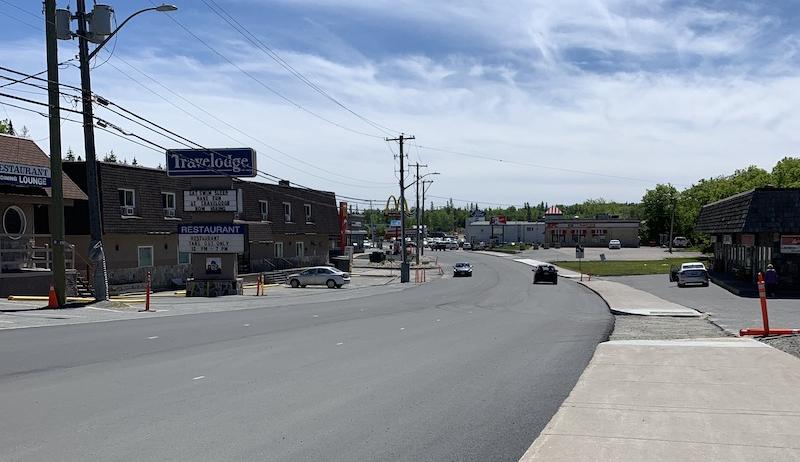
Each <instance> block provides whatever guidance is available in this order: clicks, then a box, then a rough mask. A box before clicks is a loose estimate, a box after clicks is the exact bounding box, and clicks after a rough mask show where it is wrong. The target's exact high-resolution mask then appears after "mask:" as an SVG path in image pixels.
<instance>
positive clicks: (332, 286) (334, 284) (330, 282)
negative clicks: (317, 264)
mask: <svg viewBox="0 0 800 462" xmlns="http://www.w3.org/2000/svg"><path fill="white" fill-rule="evenodd" d="M325 285H326V286H328V288H329V289H333V288H335V287H336V281H334V280H333V279H328V282H326V283H325Z"/></svg>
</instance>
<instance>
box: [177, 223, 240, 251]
mask: <svg viewBox="0 0 800 462" xmlns="http://www.w3.org/2000/svg"><path fill="white" fill-rule="evenodd" d="M244 233H245V227H244V226H243V225H234V224H192V225H181V226H178V250H179V251H181V252H191V253H242V252H244Z"/></svg>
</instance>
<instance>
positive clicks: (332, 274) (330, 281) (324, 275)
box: [286, 266, 350, 289]
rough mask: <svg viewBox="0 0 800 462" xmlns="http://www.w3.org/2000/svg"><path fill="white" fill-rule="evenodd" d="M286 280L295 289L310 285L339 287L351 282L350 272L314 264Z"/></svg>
mask: <svg viewBox="0 0 800 462" xmlns="http://www.w3.org/2000/svg"><path fill="white" fill-rule="evenodd" d="M286 282H288V283H289V285H290V286H292V287H293V288H295V289H296V288H298V287H305V286H310V285H321V286H328V288H329V289H334V288H336V289H339V288H341V287H342V286H343V285H345V284H350V274H349V273H345V272H344V271H340V270H338V269H336V268H332V267H330V266H314V267H312V268H308V269H306V270H305V271H301V272H300V273H295V274H291V275H289V277H288V278H286Z"/></svg>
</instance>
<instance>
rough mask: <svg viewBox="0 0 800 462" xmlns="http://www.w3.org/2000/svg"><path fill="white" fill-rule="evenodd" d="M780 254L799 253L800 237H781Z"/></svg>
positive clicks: (790, 235) (786, 235)
mask: <svg viewBox="0 0 800 462" xmlns="http://www.w3.org/2000/svg"><path fill="white" fill-rule="evenodd" d="M781 253H800V235H796V234H794V235H792V234H784V235H782V236H781Z"/></svg>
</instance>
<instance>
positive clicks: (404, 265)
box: [386, 133, 415, 283]
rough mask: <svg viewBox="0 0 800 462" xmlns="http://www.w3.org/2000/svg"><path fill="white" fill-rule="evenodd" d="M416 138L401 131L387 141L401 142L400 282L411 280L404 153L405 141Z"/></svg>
mask: <svg viewBox="0 0 800 462" xmlns="http://www.w3.org/2000/svg"><path fill="white" fill-rule="evenodd" d="M413 139H415V138H414V136H406V135H405V134H404V133H401V134H400V136H399V137H397V138H386V141H397V142H398V143H400V254H401V255H402V260H401V263H400V282H401V283H405V282H408V281H409V279H410V278H409V266H408V256H407V255H406V211H405V209H404V207H405V205H406V185H405V176H404V175H405V170H404V168H405V163H404V161H405V159H404V156H405V154H404V153H403V143H404V142H405V141H407V140H413Z"/></svg>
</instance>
